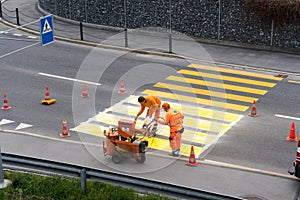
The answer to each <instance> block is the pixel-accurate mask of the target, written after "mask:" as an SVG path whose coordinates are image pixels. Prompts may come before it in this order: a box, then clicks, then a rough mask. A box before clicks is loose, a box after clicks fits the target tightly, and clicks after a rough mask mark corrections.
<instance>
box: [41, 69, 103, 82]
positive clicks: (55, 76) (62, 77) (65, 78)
mask: <svg viewBox="0 0 300 200" xmlns="http://www.w3.org/2000/svg"><path fill="white" fill-rule="evenodd" d="M38 74H39V75H42V76H48V77H52V78H58V79H63V80H68V81H75V82H80V83H86V84H90V85H101V84H100V83H95V82H90V81H84V80H79V79H75V78H68V77H64V76H58V75H53V74H47V73H42V72H39V73H38Z"/></svg>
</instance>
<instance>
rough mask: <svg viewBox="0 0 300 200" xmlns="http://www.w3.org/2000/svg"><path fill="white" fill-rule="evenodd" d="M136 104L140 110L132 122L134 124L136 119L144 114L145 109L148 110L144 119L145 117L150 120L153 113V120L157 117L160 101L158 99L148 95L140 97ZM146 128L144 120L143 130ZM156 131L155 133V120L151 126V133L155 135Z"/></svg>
mask: <svg viewBox="0 0 300 200" xmlns="http://www.w3.org/2000/svg"><path fill="white" fill-rule="evenodd" d="M138 102H139V103H140V104H141V109H140V111H139V112H138V114H137V115H136V117H135V119H134V122H136V120H137V118H138V117H139V116H140V115H141V114H142V113H143V112H144V110H145V108H146V107H147V108H148V111H147V114H146V118H147V117H148V118H151V117H152V114H153V113H154V120H155V119H157V118H158V117H159V115H160V104H161V100H160V99H159V98H158V97H156V96H153V95H150V96H147V97H143V96H140V97H139V98H138ZM146 127H147V124H146V120H145V122H144V125H143V129H146ZM156 131H157V122H156V120H155V124H154V125H153V128H152V130H151V132H153V133H155V132H156Z"/></svg>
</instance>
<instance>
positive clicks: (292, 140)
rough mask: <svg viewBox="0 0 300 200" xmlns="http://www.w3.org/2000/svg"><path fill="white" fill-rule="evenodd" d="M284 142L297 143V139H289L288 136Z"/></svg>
mask: <svg viewBox="0 0 300 200" xmlns="http://www.w3.org/2000/svg"><path fill="white" fill-rule="evenodd" d="M286 140H287V141H291V142H296V141H297V138H291V137H289V136H288V137H287V138H286Z"/></svg>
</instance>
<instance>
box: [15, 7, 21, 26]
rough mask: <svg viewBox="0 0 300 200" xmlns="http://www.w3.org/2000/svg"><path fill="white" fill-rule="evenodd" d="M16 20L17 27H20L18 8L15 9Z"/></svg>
mask: <svg viewBox="0 0 300 200" xmlns="http://www.w3.org/2000/svg"><path fill="white" fill-rule="evenodd" d="M16 18H17V25H18V26H20V20H19V9H18V8H16Z"/></svg>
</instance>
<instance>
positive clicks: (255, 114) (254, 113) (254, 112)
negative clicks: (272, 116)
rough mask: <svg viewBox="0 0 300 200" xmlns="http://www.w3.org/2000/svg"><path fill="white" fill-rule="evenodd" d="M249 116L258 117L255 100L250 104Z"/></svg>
mask: <svg viewBox="0 0 300 200" xmlns="http://www.w3.org/2000/svg"><path fill="white" fill-rule="evenodd" d="M249 116H250V117H258V114H257V111H256V102H255V100H254V101H253V105H252V110H251V113H250V114H249Z"/></svg>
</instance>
